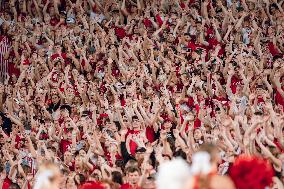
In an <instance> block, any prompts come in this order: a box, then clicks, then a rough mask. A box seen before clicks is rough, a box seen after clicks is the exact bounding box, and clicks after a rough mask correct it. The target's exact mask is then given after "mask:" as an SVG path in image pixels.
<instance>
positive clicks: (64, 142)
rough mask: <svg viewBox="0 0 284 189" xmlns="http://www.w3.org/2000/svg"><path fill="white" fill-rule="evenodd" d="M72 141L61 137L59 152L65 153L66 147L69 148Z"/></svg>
mask: <svg viewBox="0 0 284 189" xmlns="http://www.w3.org/2000/svg"><path fill="white" fill-rule="evenodd" d="M71 144H72V142H70V141H69V140H65V139H62V140H61V142H60V151H61V153H63V154H64V153H65V152H66V151H67V150H68V148H70V146H71Z"/></svg>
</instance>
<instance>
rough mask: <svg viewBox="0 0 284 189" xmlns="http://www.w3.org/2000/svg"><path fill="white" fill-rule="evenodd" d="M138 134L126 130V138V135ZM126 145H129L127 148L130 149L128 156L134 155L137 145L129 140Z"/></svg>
mask: <svg viewBox="0 0 284 189" xmlns="http://www.w3.org/2000/svg"><path fill="white" fill-rule="evenodd" d="M139 133H140V131H135V130H128V132H127V134H126V137H128V135H132V134H139ZM128 145H129V148H130V154H131V155H135V153H136V149H137V148H138V145H137V144H136V142H135V141H133V140H130V141H129V144H128Z"/></svg>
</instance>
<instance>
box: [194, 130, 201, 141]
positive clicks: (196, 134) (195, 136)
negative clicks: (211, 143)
mask: <svg viewBox="0 0 284 189" xmlns="http://www.w3.org/2000/svg"><path fill="white" fill-rule="evenodd" d="M193 137H194V139H195V140H200V139H201V137H202V133H201V130H200V129H196V130H195V131H194V134H193Z"/></svg>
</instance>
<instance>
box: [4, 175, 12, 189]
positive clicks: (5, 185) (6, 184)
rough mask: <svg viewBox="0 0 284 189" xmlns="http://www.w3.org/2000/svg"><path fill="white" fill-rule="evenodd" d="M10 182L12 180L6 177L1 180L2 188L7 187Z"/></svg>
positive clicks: (5, 188)
mask: <svg viewBox="0 0 284 189" xmlns="http://www.w3.org/2000/svg"><path fill="white" fill-rule="evenodd" d="M11 183H12V181H11V180H10V179H9V178H8V177H6V178H5V179H4V181H3V185H2V189H9V187H10V185H11Z"/></svg>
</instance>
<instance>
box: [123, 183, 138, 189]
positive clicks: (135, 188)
mask: <svg viewBox="0 0 284 189" xmlns="http://www.w3.org/2000/svg"><path fill="white" fill-rule="evenodd" d="M120 189H142V188H141V187H138V186H136V187H132V186H131V185H130V184H128V183H127V184H123V185H121V186H120Z"/></svg>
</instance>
